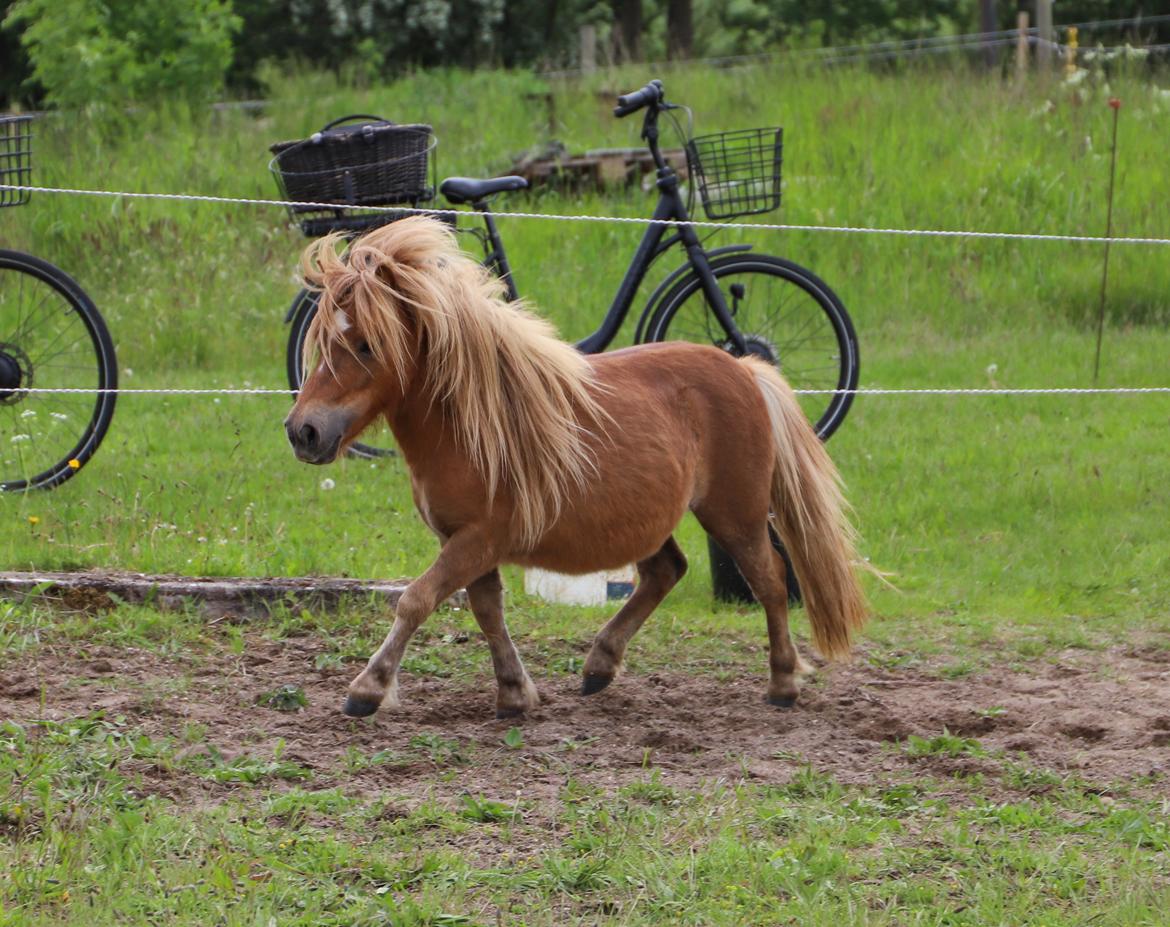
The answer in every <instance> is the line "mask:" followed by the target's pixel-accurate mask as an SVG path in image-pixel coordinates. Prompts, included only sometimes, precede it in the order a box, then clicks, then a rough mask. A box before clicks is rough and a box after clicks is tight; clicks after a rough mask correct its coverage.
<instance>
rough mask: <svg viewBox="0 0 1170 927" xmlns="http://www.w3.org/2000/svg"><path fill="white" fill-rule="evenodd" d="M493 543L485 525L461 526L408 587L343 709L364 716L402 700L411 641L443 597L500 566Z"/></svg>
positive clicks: (356, 680) (354, 715)
mask: <svg viewBox="0 0 1170 927" xmlns="http://www.w3.org/2000/svg"><path fill="white" fill-rule="evenodd" d="M490 548H491V545H490V544H489V543H487V541H486V540H485V538H484V536H483V532H482V531H479V530H477V529H476V528H464V529H461V530H460V531H457V532H455V534H453V535H452V536H451V537H450V539H448V541H447V542H446V543H445V544H444V545H443V549H442V550H441V551H439V556H438V558H436V560H435V562H434V563H432V564H431V565H430V566H429V567H428V568H427V570H426V571H425V572H424V573H423V574H422V576H420V577H418V579H416V580H415V581H414V582H412V583H411V584H410V585H409V586H407V587H406V591H405V592H403V593H402V597H401V598H400V599H399V600H398V607H397V608H396V609H395V615H394V624H393V625H392V626H391V628H390V633H389V634H388V635H386V640H385V641H383V642H382V646H381V647H379V648H378V650H377V652H376V653H375V654H374V655H373V656H372V657H370V661H369V663H367V664H366V668H365V669H364V670H362V672H361V673H360V674H359V675H358V677H357V678H356V679H354V681H353V682H351V683H350V684H349V694H348V695H347V697H346V699H345V708H344V709H343V710H344V711H345V713H346V714H347V715H349V716H350V717H353V718H364V717H366V716H367V715H372V714H373V713H374V712H375V711H377V710H378V706H380V705H381V704H382V702H383V701H386V702H389V704H391V705H394V706H396V705H397V704H398V667H399V665H400V664H401V662H402V654H403V652H404V651H405V650H406V645H407V643H408V642H409V641H410V639H411V637H413V636H414V632H415V631H417V630H418V627H419V625H421V624H422V623H423V622H424V621H425V620H426V619H427V616H428V615H430V613H431V612H433V611H434V610H435V609H436V608H438V606H439V603H440V602H442V601H443V600H444V599H446V598H447V597H448V596H450V595H452V594H453V593H455V592H456V591H457V590H459V589H462V588H463V587H465V586H467V585H468V584H470V583H472V582H474V580H475V579H476V578H477V577H479V576H483V575H484V573H486V572H487V571H488V570H490V569H491V568H492V567H494V566H495V564H496V560H495V559H494V553H493V551H492V550H491V549H490Z"/></svg>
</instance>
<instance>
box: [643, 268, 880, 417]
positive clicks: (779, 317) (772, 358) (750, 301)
mask: <svg viewBox="0 0 1170 927" xmlns="http://www.w3.org/2000/svg"><path fill="white" fill-rule="evenodd" d="M711 270H712V271H713V272H714V274H715V277H716V279H717V280H718V281H719V288H720V289H721V290H722V291H723V296H724V299H726V301H727V308H728V309H729V310H730V311H731V315H732V318H733V319H734V320H735V324H736V325H737V326H738V327H739V330H740V331H741V332H743V335H744V338H745V340H746V341H747V346H748V351H749V353H751V354H755V355H757V356H759V357H761V358H763V359H764V360H766V361H768V362H769V363H771V364H775V365H776V366H777V367H778V368H779V370H780V372H781V373H782V374H784V377H785V379H787V380H788V382H789V383H790V384H791V385H792V388H793V389H796V390H819V391H822V392H815V393H804V394H801V395H800V396H799V397H798V398H799V400H800V405H801V408H803V409H804V412H805V414H806V415H807V416H808V418H809V421H810V422H812V424H813V427H814V428H815V429H816V432H817V434H818V435H819V436H820V438H821V439H822V440H825V439H827V438H828V437H829V436H830V435H831V434H832V433H833V432H834V431H836V430H837V429H838V428H839V427H840V426H841V422H842V421H844V419H845V415H846V413H848V411H849V407H850V406H851V405H852V404H853V394H852V393H851V392H832V391H833V390H853V389H856V388H857V379H858V376H859V373H860V366H859V359H858V353H857V335H856V334H855V333H854V331H853V322H852V321H851V320H850V318H849V314H848V313H847V312H846V311H845V307H844V306H843V305H842V304H841V301H840V300H839V299H838V298H837V296H836V294H835V293H834V292H833V291H832V290H830V289H829V287H828V286H826V285H825V283H824V281H823V280H821V279H820V278H819V277H817V276H816V275H814V274H813V273H811V272H810V271H808V270H805V269H804V268H803V267H801V266H799V265H797V264H793V263H792V262H791V261H786V260H784V259H782V258H777V257H770V256H768V255H763V254H735V255H728V256H727V257H724V258H718V259H716V260H715V261H713V262H712V263H711ZM646 340H647V341H668V340H682V341H694V342H698V343H701V344H713V345H715V346H716V347H720V348H723V349H724V350H727V351H730V350H732V346H731V341H730V340H729V339H728V337H727V333H726V332H725V331H724V330H723V327H722V326H721V325H720V324H719V321H718V319H716V318H715V315H714V313H713V312H711V310H710V309H709V308H708V306H707V299H706V296H705V295H704V294H703V286H702V281H701V280H700V279H699V277H698V275H697V274H695V273H691V274H688V275H687V276H686V277H684V278H683V279H682V280H680V281H679V282H678V283H677V284H676V285H675V286H674V287H673V288H672V289H671V290H670V292H668V293H667V294H666V296H664V297H663V298H662V301H661V302H660V303H659V304H658V307H657V308H656V309H653V310H652V315H651V318H650V324H649V325H648V326H647V329H646Z"/></svg>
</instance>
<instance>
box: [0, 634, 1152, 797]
mask: <svg viewBox="0 0 1170 927" xmlns="http://www.w3.org/2000/svg"><path fill="white" fill-rule="evenodd" d="M325 646H326V645H325V643H324V642H323V641H321V640H320V639H318V638H316V637H313V636H308V637H300V638H292V639H287V640H283V641H271V640H266V639H264V638H262V637H260V636H259V635H252V634H251V633H249V634H248V635H247V638H246V646H245V648H244V649H243V652H242V653H238V654H237V653H228V652H225V650H224V649H216V650H213V651H212V652H210V653H208V654H205V655H201V656H200V659H199V660H198V662H197V663H195V664H189V663H185V662H184V661H182V660H179V659H169V660H168V659H165V658H163V657H160V656H159V655H158V654H155V653H148V652H146V651H126V650H115V649H113V648H90V649H89V650H88V651H87V653H86V657H85V660H84V661H83V662H81V663H78V664H74V665H70V664H68V663H65V662H62V660H61V659H59V658H57V657H54V656H51V655H50V654H49V653H47V652H46V651H43V650H42V651H37V653H36V655H34V656H32V657H31V658H30V659H29V660H28V661H27V662H26V663H24V664H22V665H10V666H7V667H4V668H0V719H12V720H15V721H18V722H21V721H30V720H34V719H51V720H64V719H68V718H75V717H82V716H85V715H87V714H89V713H91V712H94V711H103V712H105V715H106V717H114V716H122V717H124V718H125V719H126V722H127V723H128V724H130V725H132V726H133V727H135V728H137V729H139V730H141V731H142V732H144V733H146V734H148V735H150V736H151V737H160V738H165V737H177V736H178V735H179V732H180V731H182V730H184V729H185V728H189V727H190V726H191V725H195V726H197V727H198V728H199V729H200V730H201V731H203V739H202V740H201V741H200V743H199V744H198V745H197V746H192V747H190V748H189V749H192V750H194V749H199V750H206V749H207V748H208V747H214V748H215V749H216V750H217V751H218V752H219V753H220V754H222V756H223V757H225V758H227V759H230V758H232V757H234V756H238V755H241V754H243V753H247V754H251V755H255V756H268V757H271V756H273V755H279V756H280V758H281V759H283V760H285V761H287V762H291V763H295V764H299V766H301V767H303V768H305V769H308V770H311V772H312V787H313V788H328V787H330V786H333V785H340V784H342V783H343V782H344V785H345V787H346V789H347V790H350V791H356V792H357V793H369V794H396V795H401V796H403V800H404V801H411V800H413V799H418V800H422V799H424V798H438V799H443V798H454V797H456V796H458V795H461V794H466V793H473V794H483V795H486V796H489V797H498V798H508V799H511V798H514V797H515V796H516V795H517V793H520V794H522V796H523V797H524V799H525V800H527V801H534V802H537V803H539V802H542V801H545V800H554V799H555V798H556V796H557V794H558V791H559V790H560V789H561V788H562V787H563V786H564V784H565V783H566V781H567V780H569V779H570V778H573V779H575V780H578V781H582V782H585V783H588V784H591V785H594V786H599V787H602V788H610V787H618V786H621V785H623V784H625V783H627V782H630V781H633V780H635V779H639V778H644V777H645V776H646V775H647V774H648V771H649V770H650V769H651V768H653V769H654V770H656V771H657V772H656V773H655V775H658V776H660V777H661V780H662V781H663V782H664V783H665V784H669V785H673V786H679V787H683V788H701V787H702V786H703V784H704V783H710V782H712V781H714V780H722V781H724V782H729V781H730V782H735V781H749V782H758V783H777V784H782V783H785V782H787V781H788V780H790V779H791V778H792V777H793V776H794V775H796V774H797V773H798V772H799V771H800V770H801V769H804V768H807V767H809V766H811V767H812V768H813V769H815V770H817V771H818V772H822V773H825V774H828V775H831V776H833V777H834V778H836V779H837V781H839V782H841V783H842V784H845V785H849V784H855V785H880V784H883V783H891V784H893V783H898V782H905V781H913V780H915V779H918V778H922V777H931V778H933V779H935V780H936V781H939V780H941V781H944V782H945V781H946V780H947V779H948V777H953V776H963V777H970V776H971V775H974V774H982V775H983V776H984V778H985V781H986V783H987V787H988V788H994V789H995V790H997V791H998V790H1001V789H1002V790H1005V791H1008V792H1011V791H1018V790H1020V789H1025V790H1026V789H1027V786H1026V785H1021V784H1020V781H1019V780H1017V779H1012V778H1010V777H1008V776H1006V774H1005V770H1007V769H1009V768H1010V767H1011V766H1013V765H1015V766H1027V767H1028V768H1033V769H1043V770H1049V771H1051V772H1054V773H1057V774H1059V775H1068V774H1073V775H1076V776H1077V777H1079V778H1080V779H1081V780H1083V781H1084V782H1087V783H1089V784H1090V785H1092V786H1093V787H1095V788H1097V789H1100V791H1101V794H1109V790H1110V789H1111V788H1114V787H1115V786H1116V785H1117V784H1118V783H1130V784H1131V785H1130V786H1127V787H1132V788H1136V789H1137V790H1138V791H1144V792H1152V793H1153V794H1157V793H1158V792H1164V791H1165V789H1166V786H1165V782H1166V777H1167V776H1168V775H1170V651H1168V650H1165V649H1160V648H1156V647H1149V648H1144V647H1127V648H1117V649H1113V650H1109V651H1103V652H1102V651H1081V650H1078V651H1068V652H1065V653H1059V654H1054V655H1053V656H1052V657H1050V658H1049V659H1047V660H1043V661H1035V662H1032V663H1028V664H1023V665H1020V664H1016V665H1015V667H1014V668H1013V669H1010V670H1009V669H1007V668H1003V669H1000V670H997V671H995V672H984V673H981V674H973V675H968V676H964V677H961V678H956V679H946V678H940V677H939V675H938V674H935V675H932V674H931V673H930V671H929V667H920V668H915V669H882V668H878V667H875V666H873V665H871V664H870V663H869V662H867V661H866V660H865V659H864V655H863V656H862V657H861V658H859V659H857V660H855V661H854V662H852V663H850V664H847V665H836V666H830V667H821V668H819V670H818V672H817V674H816V675H815V676H814V677H812V678H810V679H809V680H808V682H807V683H806V686H805V690H804V693H803V694H802V697H801V700H800V702H799V703H798V706H797V707H796V708H795V709H793V710H789V711H781V710H777V709H773V708H770V707H768V706H766V705H765V704H763V701H762V691H763V683H764V680H763V677H762V676H759V675H758V674H754V673H745V674H744V675H743V677H742V678H736V679H733V680H731V681H720V679H718V678H716V677H714V676H699V675H688V674H682V673H671V672H659V673H652V674H646V675H635V674H625V675H622V676H620V677H619V678H618V680H617V681H616V682H615V683H614V684H613V685H612V686H611V687H610V688H609V689H607V690H605V691H604V692H602V693H599V694H597V695H593V696H590V697H588V698H582V697H581V696H580V695H578V691H577V690H578V686H579V677H577V676H575V675H572V674H569V673H559V674H552V673H546V672H543V671H542V670H541V669H540V668H536V669H535V670H534V678H535V680H536V683H537V686H538V688H539V689H540V692H541V695H542V698H543V704H542V705H541V707H540V708H539V709H538V710H537V711H535V712H533V713H532V714H531V715H530V716H529V717H527V718H526V719H524V720H523V721H520V722H515V721H497V720H495V718H494V697H495V690H494V682H493V681H492V680H491V679H490V678H489V677H486V676H482V677H476V678H474V679H459V678H436V677H432V676H425V675H411V674H404V676H403V678H402V686H401V696H402V707H401V708H400V709H399V710H383V711H380V712H379V713H378V714H377V715H376V716H375V717H374V718H373V719H372V720H367V721H351V720H349V719H347V718H345V717H344V716H343V715H342V714H341V712H340V705H341V702H342V699H343V697H344V694H345V687H346V685H347V683H348V681H349V679H350V678H351V676H352V675H353V674H354V673H355V672H356V669H357V666H358V665H357V664H345V665H343V666H337V665H332V666H328V667H326V668H324V669H318V668H317V667H318V666H319V663H320V661H318V659H317V657H318V655H319V654H321V653H323V652H324V650H325ZM450 646H473V647H474V646H481V644H480V643H478V642H476V641H475V640H472V641H471V642H468V643H464V644H453V645H450ZM178 680H186V682H185V684H183V685H178V684H177V683H176V681H178ZM286 684H292V685H296V686H299V687H301V688H303V691H304V694H305V696H306V699H307V705H306V706H305V707H304V708H302V709H301V710H298V711H295V712H284V711H279V710H276V709H274V708H268V707H260V706H259V705H258V704H257V700H258V698H259V697H260V696H261V695H262V694H263V693H265V692H269V691H272V690H274V689H277V688H279V687H280V686H283V685H286ZM514 725H516V726H518V727H519V728H520V730H521V732H522V737H523V742H522V744H520V745H519V746H517V745H516V744H515V739H516V738H515V735H513V738H512V739H513V743H512V744H511V745H507V744H506V743H505V739H504V738H505V735H506V734H507V733H508V731H509V729H510V728H511V727H513V726H514ZM944 729H945V731H946V732H949V734H950V735H954V738H956V739H955V740H954V741H953V743H955V744H958V749H946V744H944V745H943V749H937V750H930V749H920V750H914V749H907V745H910V747H913V745H914V738H934V737H938V736H939V735H942V734H943V732H944ZM428 734H429V735H433V736H436V737H441V738H443V739H444V741H445V742H447V743H454V744H457V747H454V749H455V750H456V751H457V752H458V753H459V754H460V755H461V757H462V758H461V759H460V760H459V762H458V763H456V764H451V763H450V762H441V761H439V760H437V759H436V758H435V757H433V756H427V755H426V754H425V753H421V754H420V753H418V752H417V751H416V752H413V753H412V752H409V751H406V750H405V748H406V746H407V744H409V743H410V742H411V741H412V738H414V739H417V738H418V736H419V735H428ZM966 738H971V739H972V740H964V739H966ZM972 745H973V746H972ZM354 751H361V752H362V753H364V754H365V755H370V754H373V753H375V752H377V751H405V752H402V753H401V755H400V756H397V757H396V759H395V761H394V762H387V763H370V764H368V765H366V766H364V768H355V764H354V763H353V762H352V757H353V756H354ZM449 759H450V757H448V760H449ZM135 762H136V763H138V764H139V769H138V770H137V772H139V773H140V774H141V778H142V783H143V784H142V789H143V791H144V792H146V793H147V794H157V795H159V796H161V797H167V798H173V799H179V800H182V801H193V802H196V803H201V804H202V803H215V802H217V801H220V800H222V799H224V798H226V797H228V796H229V795H230V793H231V792H232V790H233V789H236V788H239V786H238V785H233V784H225V783H221V782H216V781H212V780H210V779H208V778H207V777H204V776H199V775H197V774H195V773H192V772H187V771H184V769H183V768H182V766H181V765H180V766H174V765H167V766H165V767H162V766H152V765H151V764H149V763H146V762H142V761H135ZM359 765H360V764H359Z"/></svg>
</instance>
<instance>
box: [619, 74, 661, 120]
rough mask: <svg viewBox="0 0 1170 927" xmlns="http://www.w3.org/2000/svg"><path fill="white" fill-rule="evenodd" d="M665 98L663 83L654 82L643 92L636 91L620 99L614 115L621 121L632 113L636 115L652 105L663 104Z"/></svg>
mask: <svg viewBox="0 0 1170 927" xmlns="http://www.w3.org/2000/svg"><path fill="white" fill-rule="evenodd" d="M665 96H666V92H665V91H664V90H663V89H662V81H660V80H652V81H650V83H648V84H647V85H646V86H645V87H643V88H642V89H641V90H635V91H633V92H632V93H626V94H622V96H620V97H618V105H617V106H615V107H614V109H613V114H614V115H615V116H617V117H618V119H621V118H622V117H623V116H628V115H630V113H636V112H637V111H638V110H640V109H642V108H643V107H645V106H649V105H650V104H651V103H661V102H662V100H663V98H664V97H665Z"/></svg>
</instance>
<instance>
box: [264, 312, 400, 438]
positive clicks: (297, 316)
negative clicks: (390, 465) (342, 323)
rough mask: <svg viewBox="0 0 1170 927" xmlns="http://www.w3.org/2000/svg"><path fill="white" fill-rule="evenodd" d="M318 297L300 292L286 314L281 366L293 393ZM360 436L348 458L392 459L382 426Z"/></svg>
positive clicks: (301, 374)
mask: <svg viewBox="0 0 1170 927" xmlns="http://www.w3.org/2000/svg"><path fill="white" fill-rule="evenodd" d="M319 298H320V295H319V294H318V293H314V292H313V291H312V290H301V291H300V292H299V293H297V295H296V296H295V297H293V303H292V309H291V310H290V311H289V316H290V317H291V319H292V328H291V330H290V331H289V333H288V348H287V349H286V357H285V366H286V367H287V368H288V385H289V387H290V388H291V389H292V391H293V393H294V394H295V393H296V391H297V390H299V389H300V388H301V384H302V383H304V382H305V360H304V358H305V338H306V336H307V335H308V332H309V325H310V323H311V322H312V321H313V316H315V315H316V314H317V301H318V299H319ZM364 437H366V439H367V443H359V442H357V441H355V442H354V443H353V444H351V445H350V446H349V449H348V450H347V451H346V453H347V454H349V455H350V456H351V457H363V458H365V459H367V460H374V459H377V458H379V457H393V456H394V455H395V454H396V453H397V452H396V451H395V450H394V448H392V447H389V446H388V445H389V444H390V443H391V442H392V441H393V440H394V436H393V435H392V434H390V429H389V428H388V427H386V425H384V424H375V425H372V426H371V427H370V428H369V429H368V430H367V431H366V433H365V435H364Z"/></svg>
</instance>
